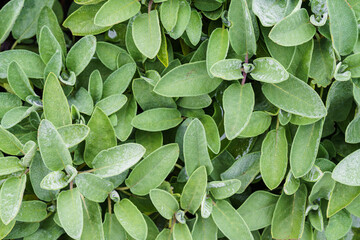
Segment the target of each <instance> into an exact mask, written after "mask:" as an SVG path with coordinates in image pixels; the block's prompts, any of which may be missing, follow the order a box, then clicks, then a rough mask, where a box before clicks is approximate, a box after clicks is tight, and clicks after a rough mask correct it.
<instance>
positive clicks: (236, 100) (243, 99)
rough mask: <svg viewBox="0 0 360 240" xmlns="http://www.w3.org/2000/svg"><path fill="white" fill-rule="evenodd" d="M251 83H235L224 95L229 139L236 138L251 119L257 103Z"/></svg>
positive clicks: (226, 130)
mask: <svg viewBox="0 0 360 240" xmlns="http://www.w3.org/2000/svg"><path fill="white" fill-rule="evenodd" d="M254 98H255V96H254V91H253V89H252V87H251V84H250V83H247V84H245V85H240V84H239V83H233V84H232V85H230V86H229V87H228V88H227V89H226V90H225V91H224V95H223V107H224V112H225V114H224V126H225V134H226V137H227V138H228V139H229V140H232V139H234V138H236V137H237V136H238V135H239V134H240V133H241V131H243V130H244V128H245V127H246V125H247V124H248V123H249V121H250V117H251V113H252V111H253V108H254V104H255V99H254Z"/></svg>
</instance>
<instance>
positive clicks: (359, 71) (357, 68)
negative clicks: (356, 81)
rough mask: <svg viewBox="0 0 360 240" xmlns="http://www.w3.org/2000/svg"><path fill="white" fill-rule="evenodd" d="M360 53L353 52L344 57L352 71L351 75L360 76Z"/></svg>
mask: <svg viewBox="0 0 360 240" xmlns="http://www.w3.org/2000/svg"><path fill="white" fill-rule="evenodd" d="M359 62H360V53H357V54H353V55H350V56H348V57H347V58H345V59H344V64H346V65H347V66H348V67H347V69H348V70H350V72H351V77H352V78H356V77H360V63H359Z"/></svg>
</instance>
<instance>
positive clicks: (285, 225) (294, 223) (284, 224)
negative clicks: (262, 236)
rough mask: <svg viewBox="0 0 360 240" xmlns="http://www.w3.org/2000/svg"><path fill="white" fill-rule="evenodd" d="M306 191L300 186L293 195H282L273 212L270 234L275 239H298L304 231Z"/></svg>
mask: <svg viewBox="0 0 360 240" xmlns="http://www.w3.org/2000/svg"><path fill="white" fill-rule="evenodd" d="M306 197H307V189H306V186H305V185H301V186H300V188H299V189H298V190H297V192H296V193H295V194H294V195H290V196H288V195H286V194H285V193H282V194H281V196H280V198H279V200H278V202H277V203H276V207H275V210H274V216H273V218H272V223H271V233H272V236H273V238H276V239H298V238H300V237H301V235H302V233H303V230H304V221H305V207H306Z"/></svg>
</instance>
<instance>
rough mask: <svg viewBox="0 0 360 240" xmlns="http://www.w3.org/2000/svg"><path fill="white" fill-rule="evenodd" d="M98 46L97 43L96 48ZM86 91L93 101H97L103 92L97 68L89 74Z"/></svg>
mask: <svg viewBox="0 0 360 240" xmlns="http://www.w3.org/2000/svg"><path fill="white" fill-rule="evenodd" d="M98 44H99V43H98ZM98 46H99V45H97V47H96V49H97V48H98ZM88 92H89V93H90V95H91V97H92V99H93V102H97V101H99V100H100V99H101V97H102V94H103V81H102V77H101V75H100V72H99V70H94V71H93V72H92V73H91V74H90V78H89V87H88Z"/></svg>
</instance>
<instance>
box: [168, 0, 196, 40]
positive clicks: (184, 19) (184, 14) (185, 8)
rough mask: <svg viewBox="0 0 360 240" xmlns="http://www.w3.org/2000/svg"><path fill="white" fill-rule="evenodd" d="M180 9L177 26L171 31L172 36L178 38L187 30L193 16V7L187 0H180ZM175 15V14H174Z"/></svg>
mask: <svg viewBox="0 0 360 240" xmlns="http://www.w3.org/2000/svg"><path fill="white" fill-rule="evenodd" d="M179 1H180V5H179V11H178V13H177V21H176V24H175V27H174V28H173V29H172V30H171V31H170V32H169V35H170V37H172V38H173V39H178V38H179V37H181V35H183V33H184V32H185V30H186V28H187V26H188V24H189V22H190V18H191V7H190V4H189V3H188V2H187V1H186V0H179ZM172 17H174V16H172Z"/></svg>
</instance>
